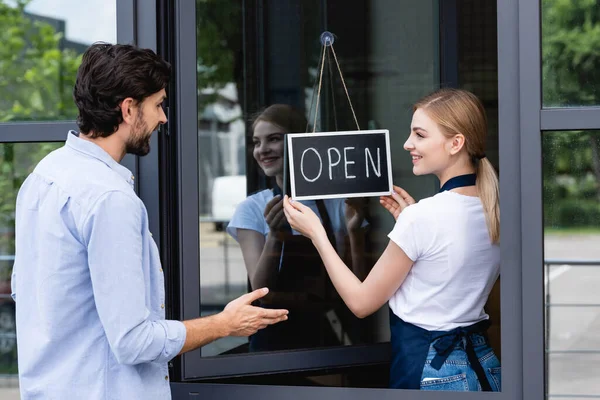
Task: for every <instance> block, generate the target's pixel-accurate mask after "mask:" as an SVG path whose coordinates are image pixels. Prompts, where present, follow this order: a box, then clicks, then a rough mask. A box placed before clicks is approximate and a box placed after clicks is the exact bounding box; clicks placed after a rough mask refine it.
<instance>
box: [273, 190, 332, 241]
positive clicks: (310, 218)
mask: <svg viewBox="0 0 600 400" xmlns="http://www.w3.org/2000/svg"><path fill="white" fill-rule="evenodd" d="M283 212H284V213H285V217H286V218H287V221H288V223H289V224H290V225H291V227H292V228H293V229H295V230H296V231H298V232H300V233H301V234H303V235H304V236H306V237H307V238H309V239H310V240H313V241H314V240H315V239H317V238H319V236H320V235H323V236H325V238H327V234H326V233H325V228H323V224H321V220H320V219H319V217H318V216H317V214H315V213H314V212H313V210H311V209H310V208H309V207H307V206H305V205H304V204H302V203H300V202H298V201H293V200H292V199H290V198H289V197H288V196H287V195H286V196H285V197H284V198H283Z"/></svg>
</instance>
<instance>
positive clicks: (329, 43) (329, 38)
mask: <svg viewBox="0 0 600 400" xmlns="http://www.w3.org/2000/svg"><path fill="white" fill-rule="evenodd" d="M321 43H322V44H323V51H322V53H321V59H320V63H319V64H320V68H319V76H318V82H319V86H318V88H317V104H316V107H315V119H314V123H313V133H315V132H316V130H317V120H318V115H319V100H320V98H321V86H322V83H323V66H324V64H325V54H326V51H327V47H330V48H331V52H332V54H333V58H334V60H335V64H336V66H337V70H338V72H339V74H340V80H341V81H342V85H343V87H344V92H345V93H346V98H347V99H348V104H350V110H351V111H352V117H353V118H354V123H355V124H356V129H357V130H360V126H359V124H358V119H357V118H356V113H355V112H354V107H353V106H352V100H351V99H350V94H349V93H348V88H347V87H346V81H345V80H344V75H343V74H342V69H341V68H340V63H339V62H338V59H337V55H336V54H335V49H334V48H333V34H331V33H329V32H323V34H322V35H321ZM327 63H328V66H329V71H330V81H332V80H333V76H331V75H332V74H331V61H330V58H329V54H327ZM331 87H332V95H333V82H331ZM313 96H314V88H313ZM332 97H333V96H332ZM310 107H311V108H312V99H311V105H310ZM334 107H335V104H334ZM334 112H335V109H334ZM309 116H310V112H309ZM335 123H336V129H337V118H336V121H335Z"/></svg>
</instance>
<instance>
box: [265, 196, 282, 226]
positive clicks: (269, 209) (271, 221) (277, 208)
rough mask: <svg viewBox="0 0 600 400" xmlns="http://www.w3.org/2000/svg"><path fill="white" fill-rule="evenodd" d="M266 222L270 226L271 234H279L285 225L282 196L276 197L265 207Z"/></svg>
mask: <svg viewBox="0 0 600 400" xmlns="http://www.w3.org/2000/svg"><path fill="white" fill-rule="evenodd" d="M264 217H265V221H266V222H267V225H269V229H270V230H271V232H274V233H276V232H279V231H281V230H282V229H283V227H284V225H285V215H284V213H283V200H282V199H281V196H280V195H277V196H274V197H273V198H272V199H271V200H270V201H269V202H268V203H267V205H266V206H265V212H264Z"/></svg>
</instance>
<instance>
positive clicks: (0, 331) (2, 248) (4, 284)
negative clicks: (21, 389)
mask: <svg viewBox="0 0 600 400" xmlns="http://www.w3.org/2000/svg"><path fill="white" fill-rule="evenodd" d="M61 145H62V144H60V143H0V377H3V378H0V379H4V380H6V384H5V385H1V386H0V397H1V398H4V396H3V391H4V392H5V393H4V394H6V395H8V394H11V393H13V392H12V390H13V388H11V386H14V385H16V383H17V381H16V379H12V378H11V376H13V375H16V374H17V343H16V331H15V328H16V324H15V303H14V302H13V300H12V298H11V296H10V294H11V288H10V276H11V273H12V266H13V262H14V254H15V202H16V198H17V193H18V191H19V188H20V187H21V184H22V183H23V181H24V180H25V178H26V177H27V175H28V174H29V173H30V172H31V171H32V170H33V168H34V167H35V165H36V164H37V163H38V162H39V161H40V160H41V159H42V158H43V157H44V156H45V155H46V154H48V153H49V152H50V151H52V150H54V149H56V148H58V147H60V146H61ZM0 382H2V381H0Z"/></svg>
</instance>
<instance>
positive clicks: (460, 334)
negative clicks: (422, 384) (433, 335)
mask: <svg viewBox="0 0 600 400" xmlns="http://www.w3.org/2000/svg"><path fill="white" fill-rule="evenodd" d="M467 335H468V332H467V331H466V330H464V329H462V328H456V329H453V330H452V331H450V333H449V334H447V335H444V336H442V337H440V338H439V340H437V341H436V342H435V343H434V344H433V348H434V349H435V352H436V355H435V357H434V358H433V360H431V367H432V368H434V369H436V370H438V371H439V370H440V368H442V365H443V364H444V362H446V359H447V358H448V356H449V355H450V353H452V350H453V349H454V348H455V347H456V345H457V344H458V343H459V342H460V341H461V340H462V339H463V338H465V337H467ZM467 340H469V339H467Z"/></svg>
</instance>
